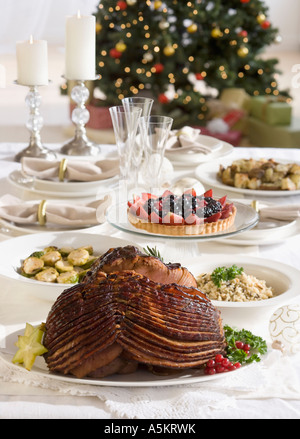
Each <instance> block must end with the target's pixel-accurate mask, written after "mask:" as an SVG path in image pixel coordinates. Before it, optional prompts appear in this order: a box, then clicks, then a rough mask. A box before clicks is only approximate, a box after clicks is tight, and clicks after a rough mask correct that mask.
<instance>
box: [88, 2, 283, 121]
mask: <svg viewBox="0 0 300 439" xmlns="http://www.w3.org/2000/svg"><path fill="white" fill-rule="evenodd" d="M95 16H96V21H97V24H96V32H97V36H96V41H97V43H96V48H97V49H96V50H97V54H96V57H97V69H98V74H99V75H100V79H99V80H98V81H97V83H96V88H98V89H99V90H100V91H101V92H102V93H103V94H104V98H103V101H102V103H103V104H104V105H107V106H110V105H117V104H120V101H121V99H122V98H123V97H126V96H134V95H139V96H151V97H154V99H155V102H156V107H155V108H154V111H156V112H158V113H161V114H168V115H169V116H171V117H173V118H174V126H183V125H184V124H190V125H201V123H204V121H205V117H206V113H207V100H208V99H210V98H211V97H212V96H214V97H217V96H218V95H219V94H220V93H221V92H222V90H223V89H225V88H229V87H238V88H243V89H244V90H245V91H246V92H248V93H249V94H250V95H259V94H263V95H265V94H273V95H278V94H279V90H278V85H277V82H276V74H277V73H278V71H277V67H276V66H277V60H276V59H269V60H265V59H263V58H261V53H262V51H263V49H264V48H265V47H267V46H269V45H270V44H272V43H274V42H276V38H278V33H277V32H278V31H277V29H275V28H274V27H273V26H272V24H271V23H270V21H269V20H268V8H267V6H266V5H265V4H264V2H263V1H261V0H226V1H224V0H213V1H212V0H190V1H187V0H164V1H160V0H102V1H101V2H100V4H99V7H98V9H97V12H96V13H95Z"/></svg>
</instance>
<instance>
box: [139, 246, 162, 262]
mask: <svg viewBox="0 0 300 439" xmlns="http://www.w3.org/2000/svg"><path fill="white" fill-rule="evenodd" d="M143 250H144V252H145V253H146V254H147V255H148V256H153V257H154V258H158V259H160V260H161V261H162V262H164V260H163V257H162V256H161V254H160V252H159V250H158V249H157V248H156V247H154V248H151V247H149V246H148V245H147V248H143Z"/></svg>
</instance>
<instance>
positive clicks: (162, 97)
mask: <svg viewBox="0 0 300 439" xmlns="http://www.w3.org/2000/svg"><path fill="white" fill-rule="evenodd" d="M158 101H159V102H160V103H161V104H168V103H169V102H170V101H169V98H168V97H167V96H166V95H165V94H164V93H161V94H160V95H158Z"/></svg>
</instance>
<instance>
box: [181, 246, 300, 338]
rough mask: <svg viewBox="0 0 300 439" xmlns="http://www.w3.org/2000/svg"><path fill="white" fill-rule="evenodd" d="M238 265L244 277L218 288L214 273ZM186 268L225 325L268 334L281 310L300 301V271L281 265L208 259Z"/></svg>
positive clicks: (258, 260) (242, 259)
mask: <svg viewBox="0 0 300 439" xmlns="http://www.w3.org/2000/svg"><path fill="white" fill-rule="evenodd" d="M234 265H235V266H236V267H237V268H238V269H240V270H238V271H240V272H241V273H240V274H238V275H237V277H234V279H229V280H222V281H220V283H219V285H216V283H215V282H216V277H214V276H212V273H214V271H215V270H216V269H217V268H222V269H223V268H224V269H225V270H223V271H227V269H228V268H230V267H232V266H234ZM186 266H187V267H188V268H189V270H190V271H191V272H192V273H193V275H194V276H195V278H196V279H197V282H198V288H199V290H200V291H202V292H203V293H204V294H206V295H207V297H208V298H209V299H210V300H211V301H212V302H213V304H214V305H215V306H216V307H217V308H219V309H220V311H221V314H222V318H223V323H224V324H228V325H230V326H236V327H239V328H241V329H242V328H245V329H249V330H256V329H257V330H265V331H266V330H267V328H268V324H269V318H270V317H271V315H272V313H273V312H274V311H275V310H276V309H277V308H279V307H280V306H282V305H283V304H287V303H289V302H292V301H296V300H297V299H298V300H300V294H299V293H300V289H299V279H300V271H299V270H297V269H296V268H294V267H291V266H289V265H286V264H283V263H281V262H277V261H270V260H267V259H263V258H255V257H241V256H232V255H229V256H207V255H205V257H203V258H201V257H199V259H197V261H195V259H194V260H193V262H191V263H189V264H186ZM213 279H215V282H214V280H213ZM217 283H218V282H217Z"/></svg>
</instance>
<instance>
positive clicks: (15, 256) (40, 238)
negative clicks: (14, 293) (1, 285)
mask: <svg viewBox="0 0 300 439" xmlns="http://www.w3.org/2000/svg"><path fill="white" fill-rule="evenodd" d="M86 245H92V246H93V249H94V254H95V255H99V256H100V255H101V254H103V253H105V252H106V251H107V250H109V249H110V248H112V247H124V246H126V245H135V244H133V243H132V242H130V241H126V240H122V239H119V238H111V237H109V236H102V235H97V234H89V233H85V232H83V233H80V232H77V233H76V232H56V233H51V232H48V233H37V234H34V235H25V236H20V237H17V238H13V239H9V240H7V241H3V242H1V243H0V278H5V280H6V281H9V282H13V283H15V286H16V288H17V289H18V291H22V293H24V294H29V295H34V296H36V297H38V298H39V299H42V300H47V301H50V302H54V301H55V300H56V299H57V297H58V296H59V295H60V294H61V293H62V292H63V291H64V290H65V289H67V288H69V287H71V286H72V285H71V284H58V283H49V282H39V281H37V280H34V279H30V278H26V277H24V276H22V275H20V274H19V272H18V270H19V268H20V267H21V262H22V260H24V259H25V258H27V257H28V256H29V255H30V254H31V253H33V252H34V251H38V250H43V249H44V248H45V247H49V246H57V247H74V248H78V247H82V246H86ZM135 246H136V245H135ZM136 247H138V246H136ZM138 248H139V247H138Z"/></svg>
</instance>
